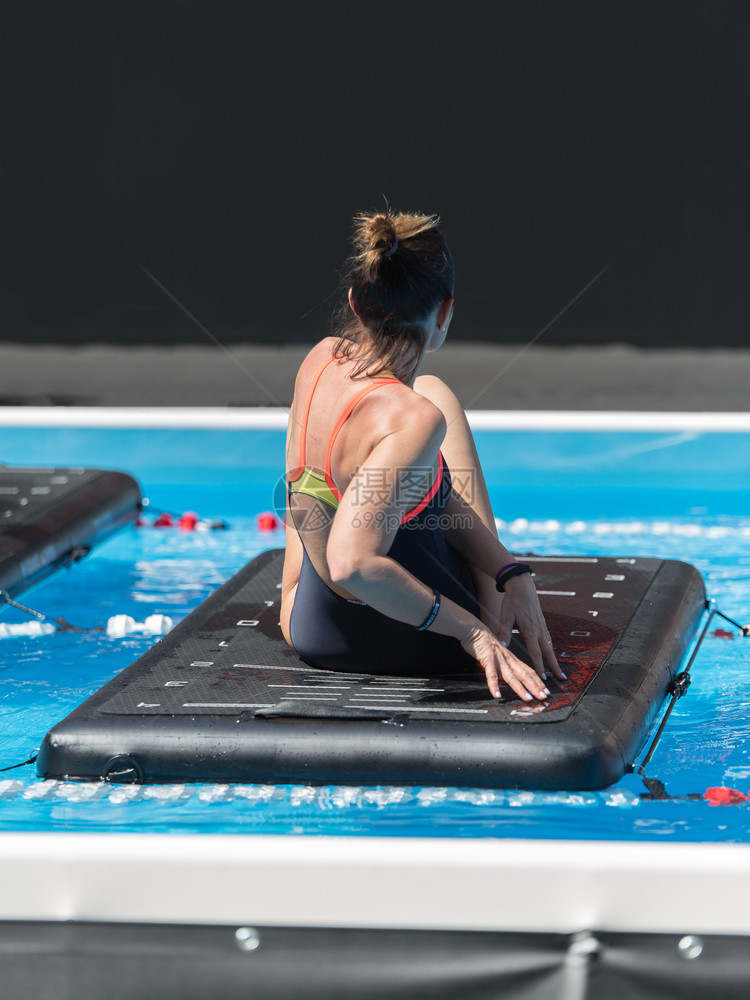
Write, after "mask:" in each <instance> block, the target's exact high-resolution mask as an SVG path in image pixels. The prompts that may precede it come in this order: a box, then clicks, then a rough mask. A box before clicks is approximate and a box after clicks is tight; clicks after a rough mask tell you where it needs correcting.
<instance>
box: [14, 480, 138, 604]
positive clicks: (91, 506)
mask: <svg viewBox="0 0 750 1000" xmlns="http://www.w3.org/2000/svg"><path fill="white" fill-rule="evenodd" d="M140 505H141V491H140V488H139V486H138V484H137V483H136V481H135V480H134V479H133V478H132V477H131V476H128V475H126V474H125V473H124V472H107V471H104V470H101V469H31V468H14V467H12V466H8V465H0V590H4V591H6V593H8V594H10V595H11V596H13V595H14V594H18V593H20V592H21V591H22V590H24V589H25V588H26V587H29V586H30V585H31V584H33V583H36V582H38V581H39V580H40V579H41V578H42V577H43V576H46V575H47V573H50V572H52V570H54V569H57V568H58V567H59V566H62V565H65V564H66V563H70V562H74V561H75V560H76V559H80V558H81V557H82V556H84V555H85V554H86V553H87V552H88V551H89V550H90V549H91V548H92V547H93V546H94V545H96V544H97V543H98V542H101V541H102V540H103V539H104V538H106V537H107V536H109V535H110V534H112V532H114V531H116V530H117V529H118V528H121V527H122V526H123V525H124V524H127V523H128V522H129V521H134V520H135V519H136V517H137V516H138V511H139V509H140Z"/></svg>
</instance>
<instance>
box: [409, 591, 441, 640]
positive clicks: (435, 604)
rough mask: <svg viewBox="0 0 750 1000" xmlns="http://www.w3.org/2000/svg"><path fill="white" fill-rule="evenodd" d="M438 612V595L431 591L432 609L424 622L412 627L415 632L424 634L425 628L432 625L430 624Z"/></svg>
mask: <svg viewBox="0 0 750 1000" xmlns="http://www.w3.org/2000/svg"><path fill="white" fill-rule="evenodd" d="M439 610H440V594H438V592H437V591H436V590H433V592H432V607H431V608H430V613H429V614H428V615H427V617H426V618H425V620H424V621H423V622H422V624H421V625H415V626H414V627H415V628H416V630H417V632H424V630H425V629H426V628H429V627H430V625H432V623H433V622H434V621H435V619H436V618H437V613H438V611H439Z"/></svg>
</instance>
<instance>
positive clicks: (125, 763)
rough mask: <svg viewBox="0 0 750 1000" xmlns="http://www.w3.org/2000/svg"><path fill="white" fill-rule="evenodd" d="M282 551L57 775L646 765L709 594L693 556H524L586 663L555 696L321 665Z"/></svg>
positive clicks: (144, 671)
mask: <svg viewBox="0 0 750 1000" xmlns="http://www.w3.org/2000/svg"><path fill="white" fill-rule="evenodd" d="M282 558H283V552H282V551H280V550H273V551H269V552H265V553H263V554H262V555H260V556H258V558H257V559H254V560H253V561H252V562H251V563H250V564H249V565H247V566H246V567H245V568H244V569H242V570H241V571H240V572H239V573H237V574H236V575H235V576H234V577H232V579H231V580H229V581H227V583H225V584H224V585H223V586H222V587H220V588H219V589H218V590H217V591H216V592H215V593H214V594H212V595H211V597H209V598H208V599H207V600H205V601H204V602H203V603H202V604H201V605H200V606H199V607H198V608H196V609H195V610H194V611H193V612H192V613H191V614H190V615H189V616H188V617H187V618H186V619H185V620H184V621H182V622H181V623H180V624H179V625H178V626H177V627H176V628H175V629H174V631H173V632H171V633H170V634H169V635H167V636H165V637H164V638H163V639H161V640H160V641H159V642H158V643H157V644H156V645H155V646H154V647H152V649H150V650H149V651H148V652H147V653H146V654H145V655H144V656H142V657H141V658H140V659H139V660H137V661H136V662H135V663H134V664H132V665H131V666H130V667H128V668H127V669H126V670H124V671H123V672H122V673H120V674H119V675H118V676H117V677H115V678H114V680H112V681H110V683H109V684H107V685H105V687H103V688H101V689H100V690H99V691H98V692H97V693H96V694H94V695H93V696H92V697H91V698H89V699H88V701H86V702H84V703H83V704H82V705H81V706H79V707H78V708H77V709H75V711H73V712H72V713H71V714H70V715H69V716H68V717H67V718H66V719H65V720H63V722H61V723H59V724H58V725H57V726H55V727H54V729H52V730H51V731H50V732H49V733H48V734H47V736H46V737H45V740H44V743H43V746H42V748H41V751H40V753H39V759H38V764H37V766H38V769H39V773H40V775H42V776H43V777H55V778H71V779H78V780H95V779H100V778H106V779H107V780H110V781H134V782H165V781H222V782H228V781H239V782H268V783H274V782H275V783H287V782H301V783H313V784H357V785H381V784H419V785H445V784H448V785H464V786H477V787H490V788H492V787H496V788H497V787H517V788H542V789H563V788H566V789H593V788H602V787H605V786H606V785H608V784H611V783H612V782H614V781H617V780H618V779H619V778H620V777H621V776H622V775H623V773H624V772H625V769H626V766H627V765H628V764H630V763H632V761H633V759H634V757H635V755H636V753H637V751H638V749H639V747H640V746H641V744H642V742H643V740H644V738H645V736H646V732H647V729H648V727H649V725H650V723H651V721H652V720H653V717H654V715H655V714H656V712H657V710H658V707H659V705H660V703H661V702H662V700H663V699H664V697H665V695H666V693H667V689H668V687H669V684H670V681H671V680H672V678H673V677H674V675H675V673H676V672H677V670H678V668H679V666H680V662H681V660H682V658H683V656H684V654H685V652H686V649H687V647H688V645H689V644H690V642H691V639H692V638H693V636H694V634H695V632H696V629H697V627H698V624H699V620H700V618H701V615H702V612H703V611H704V609H705V606H706V598H705V592H704V588H703V582H702V580H701V577H700V575H699V573H698V571H697V570H696V569H694V568H693V567H692V566H689V565H688V564H687V563H682V562H676V561H673V560H660V559H611V558H607V559H598V558H583V557H582V558H566V557H561V558H538V557H524V558H525V559H526V560H527V561H528V562H529V563H531V565H532V566H533V567H534V572H535V580H536V585H537V589H538V591H539V595H540V599H541V602H542V607H543V609H544V612H545V615H546V617H547V621H548V624H549V627H550V632H551V634H552V637H553V640H554V643H555V648H556V650H557V653H558V657H559V659H560V663H561V664H563V665H564V666H563V669H564V670H565V672H566V673H567V674H568V678H569V680H568V681H567V682H564V683H563V684H562V685H558V684H556V683H555V682H554V681H550V682H548V686H549V687H550V688H551V690H552V695H551V697H550V698H549V700H548V702H547V703H545V704H534V705H528V704H526V703H525V702H523V701H521V700H520V699H518V698H516V697H515V696H514V695H513V693H512V692H511V691H510V690H509V689H507V688H506V689H504V692H503V694H504V698H503V701H501V702H496V701H494V700H493V699H492V698H491V697H490V695H489V692H488V691H487V687H486V683H485V680H484V676H483V675H482V674H481V673H480V671H479V668H477V674H476V676H474V675H471V674H458V675H451V676H440V677H425V676H419V677H417V676H414V677H391V676H387V675H386V674H384V675H380V676H374V675H362V674H345V673H339V672H336V673H334V672H332V671H324V670H317V669H314V668H311V667H308V666H306V665H305V664H304V663H303V662H302V661H301V660H300V659H299V658H298V657H297V656H296V655H295V654H294V653H293V652H292V650H291V649H290V648H289V647H288V646H287V645H286V643H285V642H284V640H283V638H282V637H281V630H280V628H279V589H280V586H281V583H280V580H281V567H282Z"/></svg>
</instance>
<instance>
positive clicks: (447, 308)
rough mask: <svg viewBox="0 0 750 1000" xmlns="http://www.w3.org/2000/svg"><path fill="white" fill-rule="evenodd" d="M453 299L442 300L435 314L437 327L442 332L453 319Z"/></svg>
mask: <svg viewBox="0 0 750 1000" xmlns="http://www.w3.org/2000/svg"><path fill="white" fill-rule="evenodd" d="M454 303H455V299H444V301H443V302H442V303H441V305H440V308H439V309H438V314H437V325H438V326H439V327H440V329H441V330H442V329H443V328H444V327H447V326H449V325H450V321H451V320H452V319H453V305H454Z"/></svg>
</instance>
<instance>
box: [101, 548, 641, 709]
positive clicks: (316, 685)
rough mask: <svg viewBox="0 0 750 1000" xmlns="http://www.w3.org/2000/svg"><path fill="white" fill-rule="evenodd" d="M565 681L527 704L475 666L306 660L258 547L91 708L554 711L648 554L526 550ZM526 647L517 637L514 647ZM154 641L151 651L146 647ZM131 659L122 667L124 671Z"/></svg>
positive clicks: (633, 595)
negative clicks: (288, 633)
mask: <svg viewBox="0 0 750 1000" xmlns="http://www.w3.org/2000/svg"><path fill="white" fill-rule="evenodd" d="M526 558H527V559H528V561H529V562H530V564H531V565H532V566H533V568H534V574H535V583H536V586H537V590H538V592H539V595H540V601H541V604H542V608H543V610H544V613H545V618H546V620H547V623H548V626H549V629H550V634H551V635H552V639H553V643H554V646H555V649H556V651H557V655H558V657H559V661H560V663H561V665H562V666H563V670H564V671H565V673H567V675H568V681H567V682H565V683H564V684H563V685H562V686H560V685H558V684H557V683H556V682H554V681H553V680H552V679H550V686H551V690H552V694H551V696H550V698H549V700H548V702H547V703H546V704H542V703H538V704H534V705H526V704H525V703H524V702H522V701H521V700H520V699H519V698H517V697H516V696H515V695H514V693H513V692H512V691H511V690H510V689H509V688H507V687H505V688H503V700H502V701H500V702H496V701H494V700H493V699H492V698H491V697H490V696H489V693H488V691H487V685H486V683H485V680H484V677H483V676H482V675H481V674H480V673H477V675H476V676H471V675H469V674H465V673H464V674H455V675H441V676H439V677H432V678H430V677H424V676H413V677H403V676H399V677H392V676H388V675H387V674H383V675H369V674H343V673H340V672H333V671H324V670H318V669H314V668H313V669H311V668H310V667H309V666H307V665H306V664H305V663H303V661H302V660H300V659H299V657H297V656H296V655H295V654H294V653H293V652H292V650H291V649H290V648H289V646H288V645H287V644H286V642H285V641H284V639H283V638H282V636H281V630H280V628H279V624H278V622H279V615H278V605H279V598H278V593H279V585H280V580H281V567H282V561H283V554H282V552H281V551H277V552H275V553H267V554H266V555H265V556H263V557H261V560H262V562H263V564H262V565H260V566H259V563H260V562H261V560H255V561H254V562H253V563H252V564H251V565H250V566H247V567H245V569H243V570H241V571H240V573H239V574H237V576H236V577H235V578H234V580H235V581H236V583H237V585H238V586H237V589H236V590H235V592H234V593H233V595H232V597H231V600H229V601H228V602H227V603H226V604H225V605H224V606H223V607H221V608H218V609H215V610H214V609H209V608H207V607H206V606H202V607H201V608H197V609H196V610H195V611H194V612H193V614H192V615H191V616H190V622H191V626H192V627H191V629H190V630H189V631H188V630H185V629H184V628H183V629H181V631H180V634H179V635H178V634H177V633H173V634H172V635H171V636H168V637H166V638H165V639H162V640H161V642H160V643H159V644H158V647H156V649H157V650H158V657H156V658H155V659H154V657H153V655H149V656H148V657H147V659H148V660H149V661H152V662H149V664H148V665H147V664H146V663H144V664H143V667H142V669H141V670H133V673H132V675H131V676H130V678H129V679H127V680H126V679H125V677H123V685H122V688H121V689H120V690H119V691H118V692H117V693H116V694H113V695H112V696H111V697H110V698H108V699H107V700H106V701H105V702H104V703H103V704H102V705H101V706H99V711H100V712H103V713H105V714H112V715H157V716H159V715H191V716H192V715H224V716H226V715H234V716H238V715H240V716H241V715H244V714H245V713H249V714H251V715H257V716H260V717H262V716H285V717H298V718H347V719H354V718H383V717H394V716H396V717H397V716H398V715H401V714H404V713H406V714H412V715H419V717H421V718H424V719H433V720H446V721H447V720H450V719H451V718H455V719H465V720H468V719H471V720H472V721H475V722H491V723H495V722H534V721H550V722H552V721H560V720H562V719H566V718H568V716H569V715H570V713H571V712H572V711H573V709H574V708H575V706H576V705H577V704H578V702H579V700H580V698H581V696H582V695H583V692H584V691H585V690H586V688H587V687H588V685H589V683H590V682H591V680H592V679H593V678H594V676H596V674H597V672H598V671H599V670H601V669H606V665H605V663H606V660H607V657H608V656H609V654H610V652H611V651H612V650H613V649H614V647H615V646H616V645H617V643H618V641H619V639H620V637H621V636H622V634H623V632H624V630H625V628H626V627H627V625H628V623H629V621H630V620H631V618H632V616H633V614H634V612H635V610H636V608H637V607H638V605H639V604H640V602H641V601H642V600H643V597H644V595H645V593H646V591H647V590H648V588H649V586H650V585H651V583H652V581H653V579H654V576H655V574H656V572H657V570H658V568H659V566H660V565H661V560H658V559H638V560H636V559H595V558H580V559H576V558H567V559H565V558H560V559H549V558H547V559H540V558H536V557H526ZM512 648H513V649H514V651H515V652H516V653H518V654H519V655H521V656H524V651H523V649H522V647H520V645H517V644H516V643H514V646H513V647H512ZM155 651H156V650H154V651H152V652H155ZM132 669H133V668H131V670H132Z"/></svg>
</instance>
